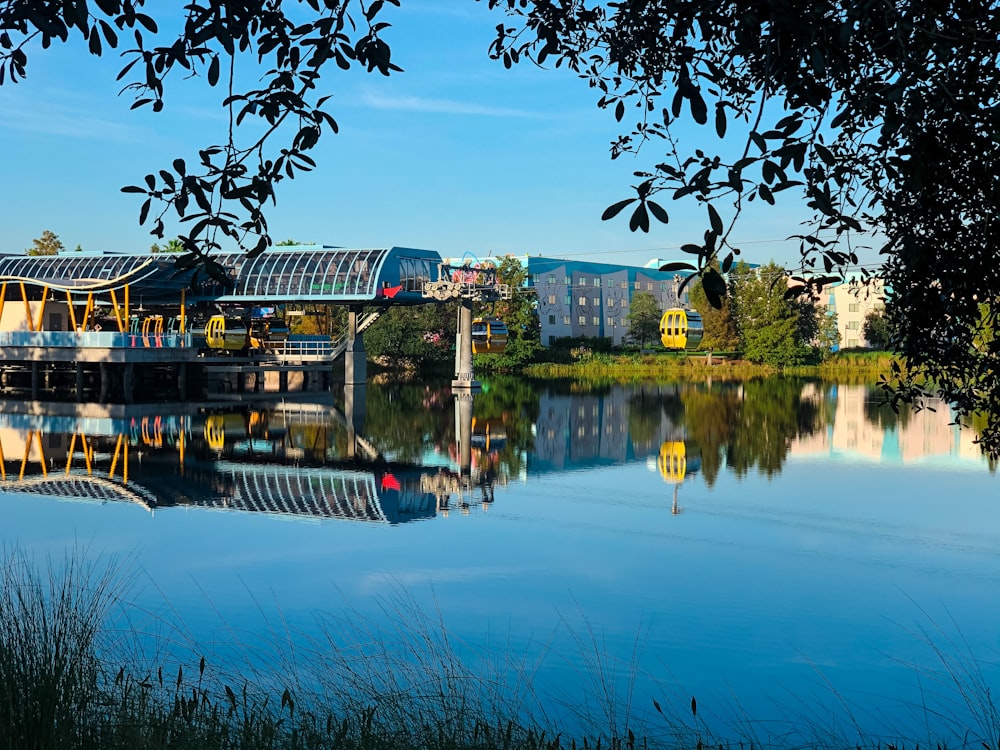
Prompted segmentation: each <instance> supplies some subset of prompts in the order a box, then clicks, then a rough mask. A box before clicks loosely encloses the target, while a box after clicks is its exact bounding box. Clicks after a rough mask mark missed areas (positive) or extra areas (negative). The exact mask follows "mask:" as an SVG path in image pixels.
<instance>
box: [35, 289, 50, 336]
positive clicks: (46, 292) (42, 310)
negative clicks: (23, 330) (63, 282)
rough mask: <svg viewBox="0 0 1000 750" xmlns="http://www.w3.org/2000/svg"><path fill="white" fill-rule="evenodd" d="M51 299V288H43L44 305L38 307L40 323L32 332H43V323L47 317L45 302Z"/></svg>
mask: <svg viewBox="0 0 1000 750" xmlns="http://www.w3.org/2000/svg"><path fill="white" fill-rule="evenodd" d="M48 298H49V288H48V287H47V286H43V287H42V304H40V305H39V306H38V323H37V324H36V325H35V327H34V328H32V329H31V330H33V331H41V330H43V326H42V321H43V320H44V317H43V316H44V315H45V300H47V299H48Z"/></svg>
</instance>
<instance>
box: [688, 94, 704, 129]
mask: <svg viewBox="0 0 1000 750" xmlns="http://www.w3.org/2000/svg"><path fill="white" fill-rule="evenodd" d="M690 102H691V116H692V117H693V118H694V121H695V122H696V123H698V124H699V125H704V124H705V123H706V122H708V106H707V105H706V104H705V100H704V99H703V98H702V96H701V92H700V91H699V90H698V89H693V90H692V92H691V96H690Z"/></svg>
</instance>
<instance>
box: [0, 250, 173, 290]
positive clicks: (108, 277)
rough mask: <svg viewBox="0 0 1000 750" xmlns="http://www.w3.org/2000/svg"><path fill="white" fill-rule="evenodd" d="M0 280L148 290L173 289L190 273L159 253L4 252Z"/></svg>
mask: <svg viewBox="0 0 1000 750" xmlns="http://www.w3.org/2000/svg"><path fill="white" fill-rule="evenodd" d="M0 281H6V282H22V283H24V284H30V285H32V286H47V287H49V288H50V289H55V290H57V291H67V292H107V291H110V290H112V289H121V288H122V287H124V286H125V285H126V284H133V285H143V286H145V287H149V289H150V291H152V290H154V289H159V290H161V291H176V290H178V289H180V288H182V287H184V286H187V285H188V284H189V283H190V281H191V273H190V272H188V273H183V272H182V273H180V274H178V272H177V270H176V268H175V267H174V259H173V258H165V257H163V256H161V255H150V254H148V253H147V254H144V255H89V254H78V255H77V254H73V255H41V256H30V255H6V256H0Z"/></svg>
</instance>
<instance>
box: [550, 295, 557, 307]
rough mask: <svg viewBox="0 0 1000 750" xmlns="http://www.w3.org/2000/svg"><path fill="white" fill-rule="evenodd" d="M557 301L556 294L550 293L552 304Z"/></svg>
mask: <svg viewBox="0 0 1000 750" xmlns="http://www.w3.org/2000/svg"><path fill="white" fill-rule="evenodd" d="M555 303H556V295H554V294H550V295H549V304H550V305H554V304H555Z"/></svg>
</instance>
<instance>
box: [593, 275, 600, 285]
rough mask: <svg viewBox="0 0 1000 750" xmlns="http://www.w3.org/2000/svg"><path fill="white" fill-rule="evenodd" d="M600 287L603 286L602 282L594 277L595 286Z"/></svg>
mask: <svg viewBox="0 0 1000 750" xmlns="http://www.w3.org/2000/svg"><path fill="white" fill-rule="evenodd" d="M600 285H601V280H600V279H599V278H597V277H596V276H595V277H594V286H600Z"/></svg>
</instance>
